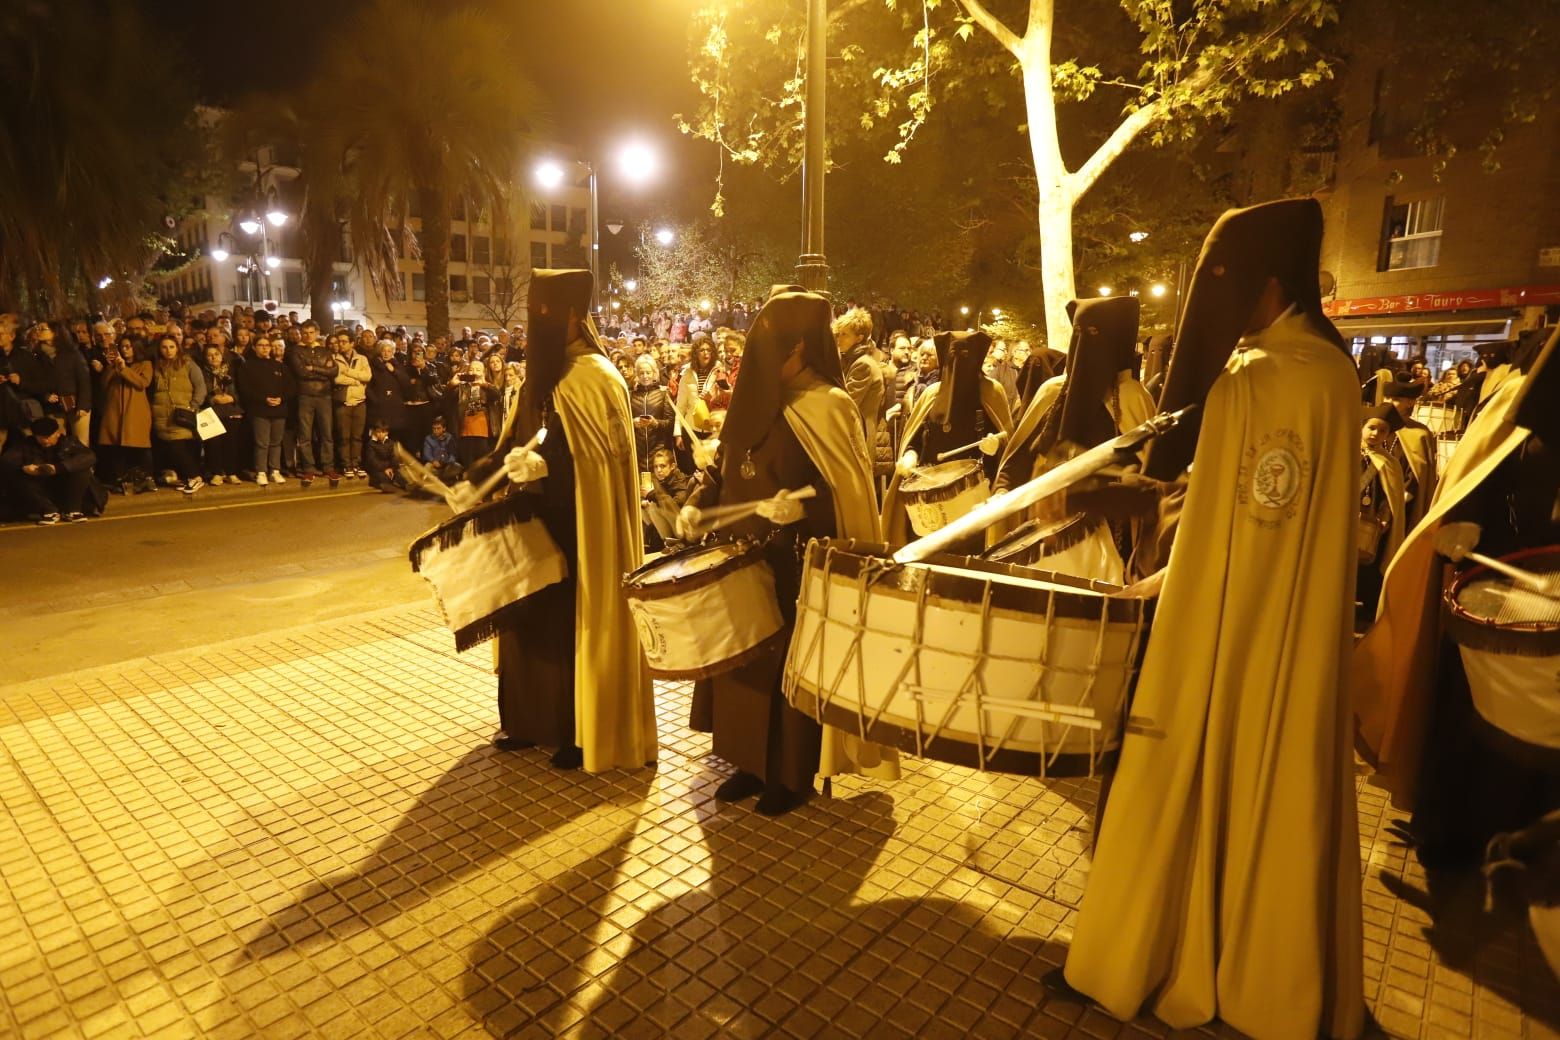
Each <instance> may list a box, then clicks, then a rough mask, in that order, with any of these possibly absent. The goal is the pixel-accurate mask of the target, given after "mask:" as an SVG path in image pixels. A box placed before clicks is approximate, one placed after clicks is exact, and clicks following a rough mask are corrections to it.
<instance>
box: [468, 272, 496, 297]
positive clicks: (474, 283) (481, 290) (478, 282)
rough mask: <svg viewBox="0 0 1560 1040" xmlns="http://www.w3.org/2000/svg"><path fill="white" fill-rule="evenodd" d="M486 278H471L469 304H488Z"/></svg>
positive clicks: (481, 275)
mask: <svg viewBox="0 0 1560 1040" xmlns="http://www.w3.org/2000/svg"><path fill="white" fill-rule="evenodd" d="M489 284H490V283H489V281H488V277H487V275H485V274H479V275H473V276H472V278H471V302H472V303H488V302H490V301H491V299H492V298H491V297H490V296H489V295H488V285H489Z"/></svg>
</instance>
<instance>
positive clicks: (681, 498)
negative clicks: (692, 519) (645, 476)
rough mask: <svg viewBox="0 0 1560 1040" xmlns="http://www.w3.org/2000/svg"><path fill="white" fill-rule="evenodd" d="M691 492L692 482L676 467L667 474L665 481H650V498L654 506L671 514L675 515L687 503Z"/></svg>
mask: <svg viewBox="0 0 1560 1040" xmlns="http://www.w3.org/2000/svg"><path fill="white" fill-rule="evenodd" d="M691 491H693V481H692V480H690V479H689V478H688V474H686V473H684V472H683V471H682V470H680V469H677V468H676V467H673V468H672V472H671V473H669V474H667V477H666V479H665V480H656V479H653V478H652V480H651V481H650V497H651V498H653V499H655V504H656V505H658V506H660V507H661V508H662V509H665V510H667V511H668V512H671V513H676V512H677V511H678V510H680V509H681V508H682V507H683V504H684V503H685V502H687V501H688V495H689V493H690V492H691Z"/></svg>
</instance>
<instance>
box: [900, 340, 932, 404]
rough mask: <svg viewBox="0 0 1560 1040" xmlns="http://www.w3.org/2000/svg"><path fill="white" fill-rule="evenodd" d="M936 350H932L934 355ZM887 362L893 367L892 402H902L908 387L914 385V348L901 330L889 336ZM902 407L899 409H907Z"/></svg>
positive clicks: (908, 389)
mask: <svg viewBox="0 0 1560 1040" xmlns="http://www.w3.org/2000/svg"><path fill="white" fill-rule="evenodd" d="M935 354H936V350H935V349H934V350H933V355H934V356H935ZM888 362H889V365H890V366H891V367H892V368H893V370H894V374H893V387H894V400H893V401H892V402H891V405H892V404H901V405H902V404H904V402H905V397H906V395H907V394H908V393H909V391H910V388H911V387H913V386H915V379H916V374H917V373H916V366H915V363H914V350H913V349H912V347H911V346H910V337H909V336H906V335H905V334H904V333H903V332H896V333H893V334H892V335H891V336H890V337H889V350H888ZM908 410H909V409H907V408H902V409H901V411H908Z"/></svg>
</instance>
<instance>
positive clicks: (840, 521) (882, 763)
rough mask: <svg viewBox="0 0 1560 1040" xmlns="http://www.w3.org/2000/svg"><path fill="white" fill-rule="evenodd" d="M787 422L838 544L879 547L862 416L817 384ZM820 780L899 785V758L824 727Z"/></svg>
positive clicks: (840, 393)
mask: <svg viewBox="0 0 1560 1040" xmlns="http://www.w3.org/2000/svg"><path fill="white" fill-rule="evenodd" d="M784 414H785V421H786V425H788V426H789V427H790V428H791V432H792V433H794V434H796V439H797V440H798V441H800V442H801V445H802V449H803V450H804V451H806V452H807V457H808V458H810V459H812V463H813V465H814V466H817V467H818V472H819V473H821V474H822V475H823V479H824V480H825V481H826V482H827V483H828V485H829V488H830V490H831V491H832V492H833V497H834V530H835V531H836V532H837V535H838V537H840V538H856V539H860V540H861V541H865V542H879V541H882V534H881V531H880V529H879V527H878V512H877V491H876V489H875V488H874V486H873V483H872V462H871V455H870V454H869V452H868V449H867V442H866V438H865V435H864V434H863V433H862V429H861V420H860V413H859V412H858V411H857V409H856V404H855V402H854V401H852V400H851V398H850V395H849V394H847V393H846V392H845V391H844V390H841V389H840V388H839V387H834V386H828V385H827V384H824V383H821V382H817V383H813V384H811V385H810V386H808V387H807V388H805V390H804V391H803V392H798V393H794V394H787V396H786V403H785V413H784ZM818 758H819V762H818V775H819V776H823V777H829V776H835V775H837V774H840V773H861V774H864V775H867V776H871V777H874V778H876V779H879V780H898V779H899V752H898V751H897V750H896V749H894V748H888V747H883V746H881V745H878V744H871V743H868V742H866V741H864V740H861V739H860V738H859V737H857V736H856V735H855V734H854V733H850V732H847V731H846V730H842V729H838V728H836V727H834V726H830V725H827V724H826V725H824V727H823V743H822V747H821V749H820V751H819V756H818Z"/></svg>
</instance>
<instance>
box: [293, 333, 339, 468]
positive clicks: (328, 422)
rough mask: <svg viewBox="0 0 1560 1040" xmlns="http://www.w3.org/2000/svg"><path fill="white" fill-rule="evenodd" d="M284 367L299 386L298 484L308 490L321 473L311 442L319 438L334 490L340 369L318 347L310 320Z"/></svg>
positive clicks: (318, 343)
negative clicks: (335, 413) (335, 408)
mask: <svg viewBox="0 0 1560 1040" xmlns="http://www.w3.org/2000/svg"><path fill="white" fill-rule="evenodd" d="M287 363H288V366H289V367H290V368H291V369H292V374H293V379H294V380H295V381H296V382H297V384H298V459H299V462H300V464H301V467H302V468H301V469H300V470H299V473H298V476H299V480H300V482H301V483H302V484H303V486H304V487H308V486H309V485H310V484H312V483H314V478H315V477H316V476H318V475H319V473H320V471H319V470H318V469H316V468H315V465H314V461H315V454H314V451H315V444H314V438H315V436H316V435H318V436H319V461H320V463H321V465H323V466H324V472H325V476H326V478H327V479H328V480H329V481H330V482H331V485H332V486H335V484H336V483H337V481H339V480H340V479H341V474H340V473H339V472H337V470H336V458H335V448H334V444H333V443H332V441H333V438H332V420H333V416H332V415H331V409H332V406H333V405H334V403H335V402H334V400H333V398H334V394H335V389H336V372H337V369H338V367H339V366H338V365H337V364H336V359H335V357H333V356H332V355H331V352H330V350H329V349H328V348H326V347H325V346H323V345H322V344H321V343H320V326H319V323H318V322H316V321H315V320H314V319H313V318H310V319H309V320H308V321H306V322H304V323H303V327H302V328H301V329H300V330H299V339H298V345H297V346H295V347H293V348H292V350H291V351H290V352H289V353H288V354H287Z"/></svg>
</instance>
